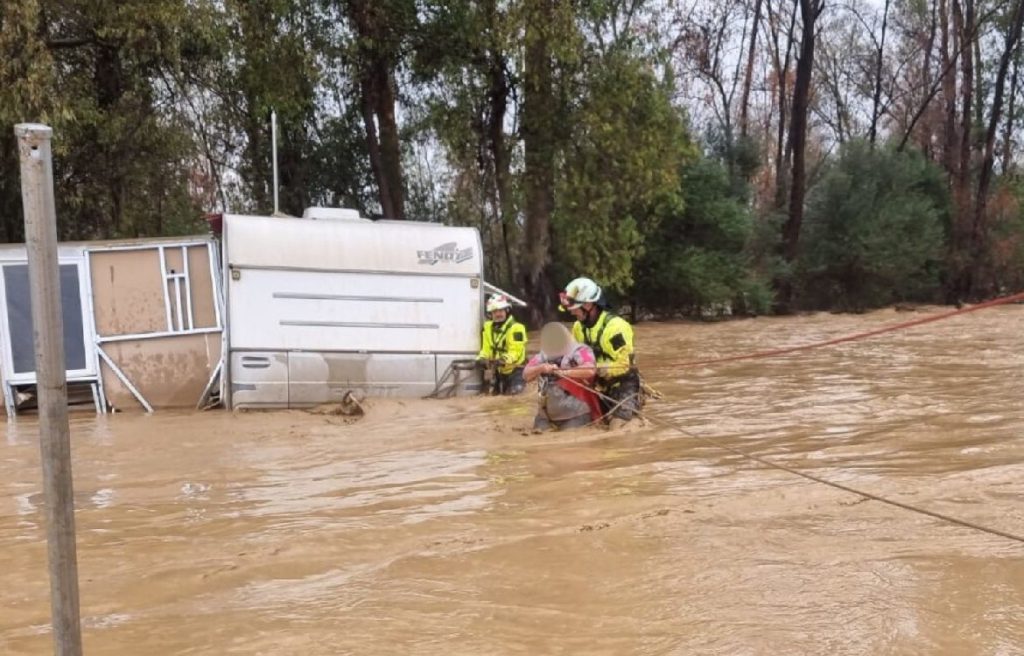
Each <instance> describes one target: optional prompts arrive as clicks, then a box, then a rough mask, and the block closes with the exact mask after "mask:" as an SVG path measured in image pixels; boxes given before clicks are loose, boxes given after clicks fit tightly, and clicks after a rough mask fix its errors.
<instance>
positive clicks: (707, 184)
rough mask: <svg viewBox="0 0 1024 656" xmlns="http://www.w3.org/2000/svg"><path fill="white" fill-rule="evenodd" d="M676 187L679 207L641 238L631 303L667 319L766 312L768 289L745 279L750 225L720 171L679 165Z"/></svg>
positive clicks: (713, 166)
mask: <svg viewBox="0 0 1024 656" xmlns="http://www.w3.org/2000/svg"><path fill="white" fill-rule="evenodd" d="M680 185H681V196H682V197H681V200H680V202H679V203H678V204H677V205H676V206H675V207H673V208H666V210H667V211H665V212H664V216H662V217H661V220H660V221H659V223H658V226H657V228H656V229H654V230H653V231H652V232H650V233H649V234H648V235H647V236H646V239H645V240H644V252H643V256H642V257H641V258H640V259H639V260H638V261H637V265H636V276H635V280H636V282H635V284H634V287H633V293H632V295H631V297H632V298H633V299H635V300H634V304H635V305H637V306H639V307H640V308H642V309H643V310H644V311H646V312H653V313H656V314H661V315H669V316H671V315H673V314H676V313H683V314H689V315H692V316H705V315H706V314H708V313H712V314H715V313H718V312H722V311H728V310H735V311H737V312H748V313H755V314H757V313H761V312H765V311H767V310H768V309H769V308H768V305H769V303H768V299H769V293H768V289H767V287H766V286H765V285H764V284H762V283H761V282H759V281H758V280H757V279H756V278H755V277H753V276H752V275H751V271H750V263H749V261H748V255H747V250H746V249H747V245H748V243H749V242H750V239H751V237H752V235H753V230H754V219H753V216H752V215H751V212H750V209H749V207H748V206H747V204H746V203H745V202H743V199H741V198H737V197H735V196H734V195H733V194H732V185H731V184H730V180H729V176H728V174H727V172H726V170H725V168H724V167H723V166H722V165H721V164H720V163H719V162H716V161H714V160H711V159H707V158H700V159H697V160H696V161H693V162H690V163H687V164H684V165H683V167H682V170H681V176H680ZM634 309H636V308H634Z"/></svg>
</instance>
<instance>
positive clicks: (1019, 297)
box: [666, 292, 1024, 368]
mask: <svg viewBox="0 0 1024 656" xmlns="http://www.w3.org/2000/svg"><path fill="white" fill-rule="evenodd" d="M1016 301H1024V292H1021V293H1019V294H1013V295H1012V296H1003V297H1002V298H996V299H993V300H991V301H985V302H984V303H978V304H977V305H972V306H970V307H965V308H960V309H958V310H950V311H949V312H940V313H938V314H932V315H929V316H926V317H921V318H920V319H913V320H911V321H904V322H902V323H897V324H893V325H891V326H885V327H883V328H877V329H875V330H868V331H866V332H862V333H855V334H853V335H844V336H843V337H836V338H834V339H827V340H825V341H822V342H812V343H810V344H802V345H800V346H789V347H786V348H778V349H770V350H767V351H758V352H755V353H742V354H740V355H729V356H726V357H722V358H710V359H707V360H691V361H689V362H682V363H672V364H671V365H668V364H666V366H672V367H673V368H675V367H699V366H702V365H709V364H718V363H720V362H736V361H739V360H756V359H760V358H771V357H775V356H778V355H788V354H790V353H797V352H799V351H809V350H811V349H816V348H821V347H823V346H834V345H836V344H843V343H845V342H853V341H856V340H859V339H866V338H868V337H875V336H876V335H883V334H885V333H891V332H894V331H896V330H903V329H904V328H913V327H914V326H920V325H922V324H926V323H931V322H933V321H941V320H942V319H948V318H950V317H955V316H957V315H960V314H967V313H968V312H977V311H978V310H987V309H988V308H991V307H995V306H997V305H1005V304H1007V303H1014V302H1016Z"/></svg>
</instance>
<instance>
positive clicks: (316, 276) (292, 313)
mask: <svg viewBox="0 0 1024 656" xmlns="http://www.w3.org/2000/svg"><path fill="white" fill-rule="evenodd" d="M235 276H237V279H232V280H230V281H229V283H228V284H229V285H230V288H231V289H230V294H229V299H230V309H229V312H230V314H231V322H232V324H231V347H232V350H240V349H253V350H287V351H294V350H298V351H316V352H322V351H359V352H379V353H395V352H406V353H424V352H427V353H431V352H435V351H438V350H444V351H448V352H466V353H469V352H475V351H476V350H477V348H478V347H479V341H480V335H479V332H478V331H479V325H480V291H479V286H478V284H477V280H476V279H470V278H462V277H459V278H452V277H429V276H415V275H408V274H401V275H386V274H372V273H338V272H329V271H320V272H312V271H280V270H256V269H247V270H243V271H238V272H237V273H236V274H235Z"/></svg>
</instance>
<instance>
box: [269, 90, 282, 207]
mask: <svg viewBox="0 0 1024 656" xmlns="http://www.w3.org/2000/svg"><path fill="white" fill-rule="evenodd" d="M270 151H271V158H272V159H273V160H274V214H275V215H276V214H277V213H278V212H279V211H280V209H281V208H280V206H279V205H278V202H277V112H276V111H274V110H271V111H270Z"/></svg>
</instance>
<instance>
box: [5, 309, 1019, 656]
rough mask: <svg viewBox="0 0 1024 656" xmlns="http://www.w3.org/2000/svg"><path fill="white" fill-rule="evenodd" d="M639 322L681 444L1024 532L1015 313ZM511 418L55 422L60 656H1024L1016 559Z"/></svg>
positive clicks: (769, 484) (43, 648)
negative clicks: (62, 507) (58, 426)
mask: <svg viewBox="0 0 1024 656" xmlns="http://www.w3.org/2000/svg"><path fill="white" fill-rule="evenodd" d="M906 318H908V315H906V314H897V313H895V312H893V311H882V312H876V313H873V314H869V315H864V316H830V315H815V316H810V317H800V318H791V319H756V320H747V321H736V322H730V323H721V324H712V325H693V324H660V325H658V324H651V325H643V326H641V327H640V328H639V331H638V344H639V350H640V353H641V357H642V360H643V362H645V363H646V371H647V373H648V376H649V378H650V379H651V382H652V383H654V385H655V386H656V387H657V388H659V389H660V391H661V392H663V393H664V395H665V399H664V400H662V401H660V402H657V403H656V404H654V405H652V406H651V409H652V410H656V411H657V412H659V413H661V414H663V415H671V416H672V417H674V419H675V420H678V421H679V422H681V423H682V424H683V425H685V426H686V427H687V428H688V429H689V430H692V431H694V432H696V433H699V434H701V435H707V436H714V437H716V438H719V439H721V440H722V441H723V442H724V443H726V444H730V445H734V446H739V447H741V448H743V449H747V450H750V451H753V452H756V453H758V454H760V455H764V456H767V457H771V458H774V459H776V460H778V461H780V462H785V463H786V464H788V465H790V466H793V467H798V468H801V469H804V470H806V471H809V472H812V473H814V474H817V475H819V476H823V477H828V478H831V479H833V480H836V481H841V482H844V483H847V484H850V485H855V486H858V487H861V488H864V489H866V490H870V491H872V492H876V493H881V494H885V495H889V496H891V497H893V498H896V499H899V500H901V501H906V502H910V503H913V504H919V505H921V506H924V507H927V508H930V509H933V510H938V511H942V512H945V513H948V514H952V515H956V516H959V517H963V518H965V519H969V520H971V521H975V522H979V523H984V524H988V525H992V526H995V527H999V528H1001V529H1003V530H1006V531H1011V532H1017V533H1021V532H1024V503H1022V501H1024V464H1022V462H1024V307H1021V306H1014V307H1003V308H996V309H992V310H987V311H985V312H979V313H975V314H971V315H965V316H960V317H956V318H953V319H950V320H946V321H942V322H939V323H934V324H930V325H927V326H922V327H920V328H916V329H912V330H906V331H902V332H899V333H893V334H888V335H884V336H881V337H878V338H875V339H871V340H867V341H861V342H852V343H846V344H842V345H839V346H835V347H830V348H825V349H819V350H814V351H809V352H805V353H801V354H797V355H793V356H789V357H784V358H775V359H770V360H760V361H747V362H736V363H729V364H722V365H715V366H706V367H701V368H696V369H687V370H675V369H673V368H672V367H671V366H670V363H671V362H672V361H681V360H692V359H696V358H706V357H713V356H717V355H725V354H732V353H738V352H743V351H748V350H756V349H762V348H767V347H776V346H788V345H796V344H800V343H804V342H808V341H814V340H819V339H824V338H827V337H833V336H838V335H843V334H846V333H851V332H856V331H860V330H866V329H870V328H875V327H878V326H882V325H885V324H887V323H891V322H895V321H898V320H905V319H906ZM532 404H533V399H532V398H531V397H524V398H522V399H519V400H516V401H513V402H511V403H503V402H501V401H495V400H475V399H460V400H456V401H451V402H445V401H434V402H427V401H409V402H398V401H387V402H383V401H382V402H376V403H372V404H371V407H370V411H369V415H368V417H366V418H365V419H364V420H362V421H361V422H358V423H351V424H346V423H345V422H344V421H343V420H342V419H340V418H335V417H326V416H319V415H314V414H309V413H304V412H295V411H292V412H279V413H258V414H239V415H232V414H230V413H227V412H212V413H207V414H201V415H195V414H172V413H159V414H157V415H155V416H152V417H144V416H116V417H109V418H103V419H94V418H92V417H84V416H83V417H77V418H75V419H74V423H73V427H72V432H73V442H74V457H75V476H76V481H75V482H76V490H77V491H76V500H77V505H78V515H77V517H78V529H79V538H78V539H79V558H80V574H81V587H82V612H83V616H84V619H83V622H84V626H85V646H86V652H87V654H89V655H90V656H100V655H106V654H110V655H113V654H117V655H129V654H130V655H135V654H141V655H145V656H160V655H164V654H182V655H187V654H196V655H198V654H203V655H206V654H211V655H220V654H273V655H292V654H294V655H300V656H313V655H318V654H325V655H326V654H331V655H334V654H441V655H444V656H452V655H456V654H480V655H491V654H530V655H534V654H587V655H590V654H595V655H601V654H681V655H682V654H723V655H725V654H728V655H735V654H773V655H774V654H865V655H868V654H870V655H875V654H991V655H993V656H995V655H1006V654H1024V545H1022V544H1018V543H1015V542H1012V541H1008V540H1005V539H1002V538H998V537H994V536H991V535H986V534H982V533H978V532H974V531H971V530H967V529H964V528H960V527H956V526H950V525H946V524H943V523H941V522H939V521H936V520H934V519H931V518H928V517H923V516H920V515H915V514H911V513H908V512H905V511H902V510H899V509H896V508H892V507H889V506H885V505H882V504H879V503H876V502H871V501H864V500H861V499H860V498H858V497H855V496H851V495H849V494H846V493H843V492H840V491H837V490H834V489H831V488H828V487H824V486H821V485H817V484H813V483H810V482H808V481H805V480H802V479H799V478H796V477H793V476H791V475H789V474H786V473H783V472H780V471H776V470H770V469H765V468H764V467H762V466H760V465H756V464H753V463H751V462H748V461H744V460H743V459H741V458H739V457H737V456H734V455H731V454H729V453H727V452H724V451H722V450H720V449H716V448H713V447H709V446H707V445H705V444H702V443H699V442H697V441H695V440H694V439H692V438H689V437H685V436H682V435H680V434H678V433H674V432H672V431H669V430H665V429H662V428H658V427H655V426H647V427H632V428H628V429H626V430H624V431H623V432H615V433H612V432H604V431H600V430H585V431H582V432H577V433H564V434H561V435H542V436H536V435H529V434H526V431H525V430H524V429H525V427H526V426H528V425H529V423H530V416H531V413H532ZM35 431H36V426H35V425H34V423H33V422H32V421H31V420H25V419H19V420H18V421H17V423H13V424H8V425H7V428H6V438H5V439H2V440H0V653H2V654H5V655H9V656H14V655H21V654H46V653H50V649H51V647H50V642H49V641H50V637H49V635H48V630H49V629H48V624H47V623H48V619H49V606H48V596H47V595H48V588H47V579H46V567H45V535H44V528H43V525H42V524H43V509H42V508H41V505H42V499H41V494H40V489H41V488H40V483H39V477H40V474H39V464H38V449H37V444H36V435H35Z"/></svg>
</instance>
